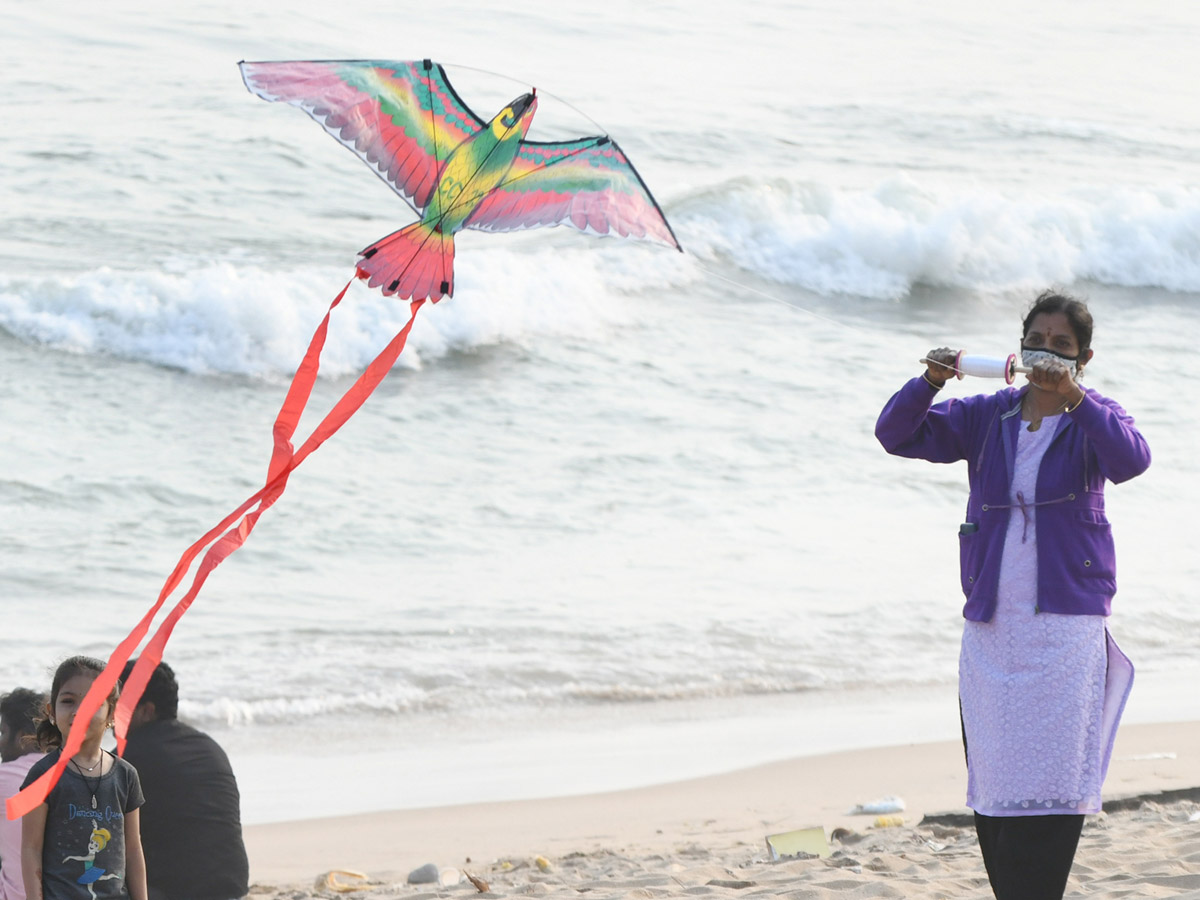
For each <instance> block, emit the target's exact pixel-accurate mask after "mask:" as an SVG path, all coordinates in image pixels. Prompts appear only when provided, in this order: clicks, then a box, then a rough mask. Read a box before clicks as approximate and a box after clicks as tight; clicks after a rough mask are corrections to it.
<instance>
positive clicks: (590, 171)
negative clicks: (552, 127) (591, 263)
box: [465, 137, 683, 250]
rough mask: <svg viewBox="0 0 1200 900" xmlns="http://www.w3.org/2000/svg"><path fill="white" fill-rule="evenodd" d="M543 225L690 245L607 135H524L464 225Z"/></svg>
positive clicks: (498, 227) (514, 228) (495, 228)
mask: <svg viewBox="0 0 1200 900" xmlns="http://www.w3.org/2000/svg"><path fill="white" fill-rule="evenodd" d="M540 225H571V226H573V227H574V228H578V229H579V230H580V231H586V232H591V233H593V234H613V233H615V234H618V235H620V236H621V237H632V238H641V239H644V240H650V241H657V242H658V243H661V244H666V245H667V246H668V247H674V248H675V249H677V250H682V249H683V248H682V247H680V246H679V241H678V240H676V239H675V233H674V232H673V231H672V230H671V226H670V225H669V224H667V219H666V217H665V216H664V215H663V213H662V210H661V209H660V208H659V206H658V203H657V202H656V201H655V199H654V197H653V196H651V194H650V190H649V188H647V187H646V183H645V182H644V181H642V177H641V176H640V175H639V174H638V173H637V170H636V169H635V168H634V167H633V164H632V163H631V162H630V161H629V159H628V157H626V156H625V152H624V151H623V150H622V149H621V148H620V147H619V146H618V145H617V142H616V141H614V140H612V139H611V138H607V137H589V138H580V139H578V140H574V141H566V142H561V143H539V142H536V141H526V142H523V143H522V144H521V150H520V153H519V154H518V155H517V159H516V161H515V162H514V163H513V167H512V168H511V169H510V170H509V173H508V176H507V177H506V178H505V179H504V180H503V181H502V182H501V183H500V185H499V186H498V187H496V188H495V189H494V190H493V191H492V192H491V193H490V194H488V195H487V196H486V197H484V199H483V201H482V202H481V203H480V204H479V206H478V207H477V208H476V210H475V212H474V213H472V214H471V216H470V218H468V219H467V221H466V224H465V227H467V228H476V229H479V230H481V231H519V230H521V229H524V228H537V227H538V226H540Z"/></svg>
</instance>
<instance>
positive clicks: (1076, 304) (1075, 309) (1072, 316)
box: [1021, 290, 1092, 354]
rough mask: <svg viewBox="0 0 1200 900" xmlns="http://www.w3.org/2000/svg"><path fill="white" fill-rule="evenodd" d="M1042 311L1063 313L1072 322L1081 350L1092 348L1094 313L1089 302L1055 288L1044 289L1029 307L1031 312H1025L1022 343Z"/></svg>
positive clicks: (1022, 324)
mask: <svg viewBox="0 0 1200 900" xmlns="http://www.w3.org/2000/svg"><path fill="white" fill-rule="evenodd" d="M1042 313H1062V314H1063V315H1064V316H1066V317H1067V321H1068V322H1069V323H1070V324H1071V330H1072V331H1073V332H1075V341H1076V343H1078V344H1079V352H1080V353H1083V354H1086V353H1087V351H1088V350H1090V349H1091V346H1092V314H1091V312H1090V311H1089V310H1088V308H1087V304H1086V303H1084V302H1083V301H1082V300H1080V299H1078V298H1077V297H1072V296H1071V295H1070V294H1063V293H1060V292H1059V291H1054V290H1050V291H1042V292H1041V293H1040V294H1038V297H1037V299H1036V300H1034V301H1033V305H1032V306H1031V307H1029V312H1027V313H1026V314H1025V321H1023V322H1022V323H1021V341H1022V343H1023V342H1024V340H1025V335H1027V334H1029V326H1030V325H1031V324H1033V320H1034V319H1035V318H1037V317H1038V316H1040V315H1041V314H1042Z"/></svg>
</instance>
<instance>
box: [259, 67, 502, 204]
mask: <svg viewBox="0 0 1200 900" xmlns="http://www.w3.org/2000/svg"><path fill="white" fill-rule="evenodd" d="M238 67H239V68H240V69H241V71H242V81H244V82H245V84H246V87H247V89H248V90H249V91H250V92H251V93H252V94H257V95H258V96H259V97H261V98H262V99H264V100H270V101H277V100H281V101H283V102H285V103H290V104H291V105H292V106H297V107H299V108H300V109H303V110H304V111H305V112H306V113H308V114H309V115H310V116H312V118H313V119H315V120H316V121H317V122H318V123H320V124H321V126H322V127H324V129H325V130H326V131H328V132H329V133H330V134H331V135H333V137H335V138H336V139H337V140H338V141H340V142H341V143H342V144H343V145H345V146H346V147H349V148H350V149H351V150H353V151H354V153H355V154H356V155H357V156H358V157H359V159H361V160H362V161H363V162H365V163H366V164H367V165H368V166H370V167H371V168H372V170H374V171H375V173H376V174H377V175H379V177H380V178H382V179H383V180H384V181H386V182H387V183H388V184H389V185H391V187H392V190H394V191H395V192H396V193H397V194H399V195H400V196H401V197H403V198H404V199H405V201H407V202H408V204H409V205H410V206H412V207H413V209H415V210H416V211H417V212H418V213H423V212H424V210H425V207H426V206H428V205H429V200H430V198H431V197H432V196H433V190H434V188H435V187H436V186H437V180H438V177H439V175H440V174H441V170H442V166H443V165H444V164H445V162H446V158H447V157H448V156H449V155H450V153H451V151H452V150H453V149H454V148H455V147H457V146H458V145H459V144H461V143H462V142H463V141H465V140H467V139H468V138H469V137H471V135H473V134H475V133H476V132H478V131H479V130H480V129H481V128H483V127H484V123H483V122H482V121H481V120H480V118H479V117H478V116H477V115H475V113H473V112H472V111H471V109H470V108H469V107H468V106H467V105H466V104H465V103H463V101H462V100H461V99H460V98H459V96H458V94H456V93H455V92H454V89H453V88H452V87H451V86H450V82H449V80H447V78H446V72H445V70H443V69H442V67H441V66H440V65H438V64H436V63H433V62H430V61H429V60H422V61H410V62H378V61H372V60H352V61H329V62H242V63H239V65H238Z"/></svg>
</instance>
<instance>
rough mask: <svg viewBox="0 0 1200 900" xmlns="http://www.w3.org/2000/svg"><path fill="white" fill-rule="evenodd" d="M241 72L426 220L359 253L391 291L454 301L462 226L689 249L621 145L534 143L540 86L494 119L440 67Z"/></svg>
mask: <svg viewBox="0 0 1200 900" xmlns="http://www.w3.org/2000/svg"><path fill="white" fill-rule="evenodd" d="M241 70H242V79H243V80H244V81H245V83H246V87H247V88H249V90H250V91H251V92H252V93H254V94H257V95H258V96H259V97H262V98H263V99H264V100H272V101H282V102H285V103H290V104H291V105H293V106H298V107H300V108H301V109H303V110H304V111H305V112H306V113H308V114H309V115H310V116H312V118H313V119H314V120H316V121H317V122H319V123H320V124H321V126H322V127H324V129H325V130H326V131H327V132H329V134H331V135H333V137H334V138H336V139H337V140H338V141H340V142H341V143H342V144H343V145H344V146H346V147H348V148H349V149H350V150H352V151H353V152H354V153H355V155H357V156H358V157H359V159H361V160H362V161H363V162H365V163H366V164H367V165H368V166H370V167H371V169H373V170H374V171H375V173H376V174H377V175H379V177H380V178H382V179H383V180H384V181H385V182H387V184H388V185H389V186H390V187H391V188H392V190H394V191H395V192H396V193H397V194H399V195H400V196H401V197H402V198H403V199H404V200H405V201H406V202H407V203H408V204H409V205H410V206H411V207H412V208H413V210H415V211H416V213H417V214H418V215H419V216H420V217H421V218H420V220H419V221H417V222H414V223H413V224H412V225H409V226H408V227H406V228H402V229H400V230H399V231H397V232H395V233H393V234H390V235H388V236H387V237H385V238H383V239H382V240H379V241H376V242H375V243H374V244H372V245H371V246H370V247H367V248H366V249H365V250H362V251H361V252H360V253H359V256H360V257H361V258H360V259H359V262H358V271H359V273H360V277H362V278H364V279H366V280H367V281H368V284H369V285H370V286H371V287H378V288H381V289H382V291H383V293H384V295H392V294H400V295H401V296H403V297H408V298H411V299H414V300H416V299H420V298H428V299H430V300H433V301H434V302H437V301H438V300H440V299H441V298H442V297H446V296H453V294H454V235H455V234H456V233H457V232H459V231H460V230H462V229H463V228H474V229H478V230H480V231H517V230H521V229H525V228H536V227H538V226H539V225H571V226H573V227H575V228H578V229H579V230H580V231H587V232H592V233H595V234H601V235H604V234H613V233H615V234H618V235H620V236H622V237H632V238H640V239H645V240H651V241H658V242H660V243H663V244H666V245H668V246H671V247H674V248H676V249H681V248H680V247H679V242H678V241H677V240H676V239H675V235H674V233H673V232H672V231H671V227H670V225H668V224H667V220H666V218H665V217H664V216H663V214H662V210H661V209H659V206H658V204H657V203H656V202H655V200H654V198H653V197H652V196H651V195H650V191H649V190H648V189H647V187H646V184H645V182H643V181H642V178H641V176H640V175H638V173H637V170H636V169H634V167H633V165H632V164H631V163H630V162H629V159H628V157H626V155H625V153H624V152H623V151H622V150H621V148H620V147H619V146H618V145H617V143H616V141H614V140H612V139H611V138H609V137H607V136H598V137H585V138H578V139H576V140H572V141H562V142H555V143H549V142H537V141H528V140H526V139H525V135H526V133H527V132H528V131H529V126H530V124H531V123H532V121H533V116H534V113H536V112H537V107H538V98H537V90H536V89H535V90H533V91H532V92H530V93H526V94H522V95H521V96H519V97H517V98H516V99H515V100H513V101H512V102H511V103H510V104H508V106H506V107H505V108H504V109H502V110H501V111H500V112H498V113H496V115H495V116H493V117H492V119H491V120H490V121H487V122H484V121H483V119H481V118H480V117H479V116H477V115H476V114H475V113H474V112H472V111H471V109H470V108H469V107H468V106H467V105H466V104H465V103H464V102H463V101H462V100H461V99H460V98H459V96H458V94H457V93H456V92H455V90H454V88H453V87H451V85H450V82H449V80H448V79H447V78H446V72H445V70H444V69H443V68H442V67H441V66H440V65H436V64H434V63H433V62H431V61H430V60H424V61H421V62H403V63H394V62H393V63H384V62H283V63H248V62H243V63H242V64H241Z"/></svg>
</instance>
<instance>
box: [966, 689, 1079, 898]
mask: <svg viewBox="0 0 1200 900" xmlns="http://www.w3.org/2000/svg"><path fill="white" fill-rule="evenodd" d="M959 722H960V724H962V740H963V753H964V754H966V755H967V756H968V759H969V756H970V754H969V752H968V749H967V726H966V723H964V722H962V710H961V708H960V710H959ZM967 765H968V766H969V765H970V762H969V761H968V763H967ZM1082 831H1083V816H1065V815H1054V816H983V815H980V814H979V813H975V833H976V834H977V835H979V849H980V850H981V851H983V865H984V867H985V868H986V869H987V873H988V881H990V882H991V883H992V893H993V894H995V895H996V900H1062V896H1063V894H1064V893H1065V892H1066V890H1067V878H1069V877H1070V875H1071V864H1072V863H1073V862H1074V861H1075V848H1076V847H1078V846H1079V835H1080V833H1081V832H1082Z"/></svg>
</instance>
